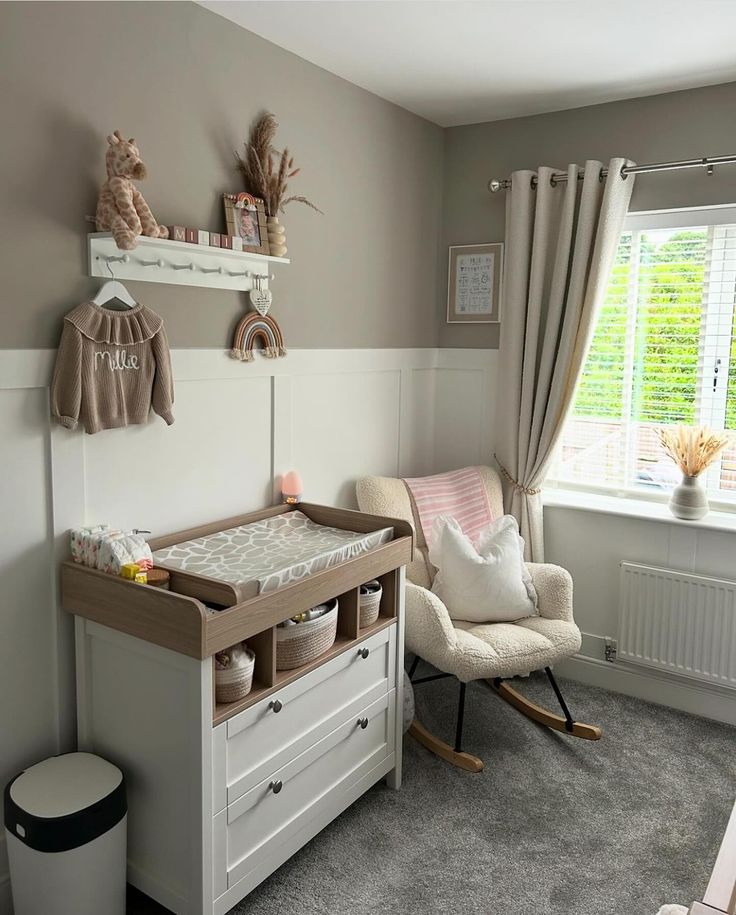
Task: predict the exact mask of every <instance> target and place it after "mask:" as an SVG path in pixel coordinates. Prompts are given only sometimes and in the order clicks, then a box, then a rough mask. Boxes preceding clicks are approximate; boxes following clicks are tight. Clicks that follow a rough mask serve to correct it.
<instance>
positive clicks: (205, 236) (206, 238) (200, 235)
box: [197, 229, 210, 245]
mask: <svg viewBox="0 0 736 915" xmlns="http://www.w3.org/2000/svg"><path fill="white" fill-rule="evenodd" d="M209 243H210V233H209V232H206V231H205V230H204V229H198V230H197V244H198V245H208V244H209Z"/></svg>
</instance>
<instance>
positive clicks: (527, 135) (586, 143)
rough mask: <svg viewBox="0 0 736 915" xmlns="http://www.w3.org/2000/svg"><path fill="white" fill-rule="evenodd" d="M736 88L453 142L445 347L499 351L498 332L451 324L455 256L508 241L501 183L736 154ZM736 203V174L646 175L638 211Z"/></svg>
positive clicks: (446, 214) (547, 117) (458, 132)
mask: <svg viewBox="0 0 736 915" xmlns="http://www.w3.org/2000/svg"><path fill="white" fill-rule="evenodd" d="M734 111H736V83H728V84H726V85H721V86H711V87H708V88H705V89H691V90H688V91H686V92H672V93H668V94H666V95H656V96H650V97H648V98H639V99H631V100H627V101H622V102H611V103H609V104H606V105H595V106H591V107H589V108H578V109H575V110H571V111H560V112H555V113H552V114H544V115H537V116H534V117H526V118H515V119H513V120H507V121H496V122H493V123H488V124H475V125H471V126H467V127H454V128H450V129H449V130H447V131H446V134H445V177H444V210H443V220H442V222H443V239H442V242H443V244H442V252H443V257H442V260H443V263H442V271H443V272H442V277H441V280H440V285H439V288H438V306H437V312H438V321H439V342H440V346H445V347H497V346H498V325H469V326H458V325H448V324H446V323H445V313H446V301H447V298H446V297H447V288H446V284H447V263H446V261H447V246H448V245H466V244H479V243H484V242H494V241H503V237H504V219H505V203H504V201H505V194H504V193H503V192H500V193H498V194H495V195H490V194H489V193H488V190H487V187H486V185H487V182H488V179H489V178H491V177H500V178H503V177H506V176H507V175H509V174H510V173H511V172H512V171H514V170H515V169H520V168H531V169H534V168H536V167H537V166H539V165H552V166H555V167H565V166H566V165H567V164H568V163H569V162H584V161H585V160H586V159H600V160H602V161H606V160H608V159H610V158H612V157H613V156H628V157H629V158H631V159H633V160H634V161H635V162H638V163H642V164H643V163H646V162H661V161H667V160H671V159H689V158H695V157H699V156H717V155H726V154H730V153H736V117H734ZM718 203H736V165H731V166H724V167H722V168H721V169H718V170H717V171H716V174H715V175H714V176H713V177H708V176H707V175H706V174H705V171H704V170H702V171H688V172H670V173H662V174H658V175H643V176H639V177H638V178H637V179H636V186H635V189H634V194H633V197H632V202H631V209H632V210H650V209H667V208H671V207H685V206H704V205H707V204H718Z"/></svg>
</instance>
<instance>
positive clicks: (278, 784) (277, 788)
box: [268, 779, 284, 794]
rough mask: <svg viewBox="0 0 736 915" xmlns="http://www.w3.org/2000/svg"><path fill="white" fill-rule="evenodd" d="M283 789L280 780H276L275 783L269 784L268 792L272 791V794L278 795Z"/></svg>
mask: <svg viewBox="0 0 736 915" xmlns="http://www.w3.org/2000/svg"><path fill="white" fill-rule="evenodd" d="M283 787H284V783H283V782H282V781H281V780H280V779H277V780H276V781H275V782H271V784H270V785H269V786H268V788H269V790H270V791H273V793H274V794H278V793H279V791H281V789H282V788H283Z"/></svg>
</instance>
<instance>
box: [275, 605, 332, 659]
mask: <svg viewBox="0 0 736 915" xmlns="http://www.w3.org/2000/svg"><path fill="white" fill-rule="evenodd" d="M328 604H330V606H331V609H330V610H329V611H328V612H327V613H325V614H324V616H319V617H317V619H316V620H309V621H308V622H306V623H296V624H295V625H294V626H277V627H276V670H293V669H294V668H295V667H301V666H302V665H303V664H309V663H310V661H314V659H315V658H318V657H319V656H320V655H321V654H323V653H324V652H325V651H327V649H328V648H331V647H332V646H333V645H334V644H335V638H336V637H337V598H336V597H335V598H333V599H332V600H331V601H328Z"/></svg>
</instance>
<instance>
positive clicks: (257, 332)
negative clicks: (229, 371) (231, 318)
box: [230, 311, 286, 362]
mask: <svg viewBox="0 0 736 915" xmlns="http://www.w3.org/2000/svg"><path fill="white" fill-rule="evenodd" d="M258 342H260V343H261V345H262V347H263V350H262V352H263V355H264V356H265V357H266V358H267V359H276V358H277V357H278V356H285V355H286V347H285V346H284V338H283V336H282V334H281V328H280V327H279V326H278V324H277V323H276V321H274V319H273V318H272V317H271V316H270V315H261V314H258V312H257V311H252V312H250V313H249V314H247V315H245V317H243V318H241V320H240V321H239V322H238V326H237V327H236V328H235V334H234V336H233V348H232V349H231V350H230V355H231V356H232V358H233V359H240V360H241V361H242V362H252V361H253V358H254V356H253V352H254V350H255V347H256V343H258Z"/></svg>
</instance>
